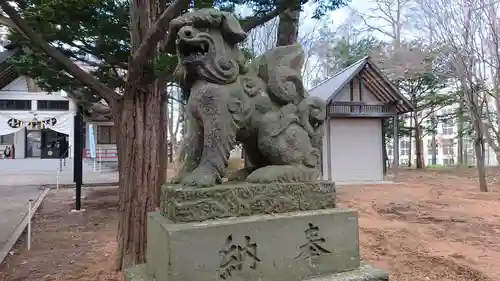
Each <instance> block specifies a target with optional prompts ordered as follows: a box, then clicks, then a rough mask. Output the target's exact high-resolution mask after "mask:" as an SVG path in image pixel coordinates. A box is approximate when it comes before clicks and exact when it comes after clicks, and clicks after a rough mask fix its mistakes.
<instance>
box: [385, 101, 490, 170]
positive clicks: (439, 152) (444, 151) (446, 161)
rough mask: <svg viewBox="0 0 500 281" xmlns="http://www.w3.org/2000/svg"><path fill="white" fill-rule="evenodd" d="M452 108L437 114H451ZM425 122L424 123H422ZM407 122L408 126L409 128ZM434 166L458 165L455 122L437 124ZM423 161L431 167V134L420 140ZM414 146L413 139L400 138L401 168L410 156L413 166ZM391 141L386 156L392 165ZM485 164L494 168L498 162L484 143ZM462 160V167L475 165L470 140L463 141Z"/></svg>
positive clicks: (414, 159)
mask: <svg viewBox="0 0 500 281" xmlns="http://www.w3.org/2000/svg"><path fill="white" fill-rule="evenodd" d="M452 110H453V107H447V108H444V109H442V110H440V111H439V112H437V114H438V115H441V114H446V113H448V112H451V111H452ZM424 122H425V121H424ZM409 125H410V124H409V121H408V126H409ZM436 144H437V147H436V163H435V164H436V165H438V166H441V165H442V166H449V165H456V164H457V163H458V153H459V149H458V127H457V124H456V122H454V121H452V120H450V121H449V122H440V123H438V126H437V130H436ZM422 145H423V154H424V161H425V164H426V165H427V166H431V165H433V161H432V160H433V159H432V157H433V148H432V134H430V133H429V134H426V135H425V136H424V137H423V139H422ZM415 152H416V144H415V139H414V138H412V139H411V140H410V139H409V138H408V137H402V138H400V140H399V164H400V165H401V166H404V165H408V163H409V160H410V154H411V159H412V164H413V165H415V162H416V155H415ZM393 153H394V151H393V141H392V140H390V141H389V142H388V144H387V155H388V158H389V160H390V161H391V164H392V159H393ZM485 154H486V155H485V163H486V165H487V166H496V165H498V162H497V160H496V156H495V152H494V151H493V149H492V148H491V147H489V146H488V144H487V143H486V152H485ZM463 159H464V165H475V164H476V157H475V154H474V146H473V142H472V140H471V139H470V138H467V137H464V140H463Z"/></svg>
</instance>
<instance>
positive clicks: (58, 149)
mask: <svg viewBox="0 0 500 281" xmlns="http://www.w3.org/2000/svg"><path fill="white" fill-rule="evenodd" d="M67 137H68V136H67V135H65V134H62V133H59V132H56V131H53V130H51V129H43V130H42V156H41V158H60V157H61V156H62V154H63V153H67V149H68V145H67V140H66V138H67Z"/></svg>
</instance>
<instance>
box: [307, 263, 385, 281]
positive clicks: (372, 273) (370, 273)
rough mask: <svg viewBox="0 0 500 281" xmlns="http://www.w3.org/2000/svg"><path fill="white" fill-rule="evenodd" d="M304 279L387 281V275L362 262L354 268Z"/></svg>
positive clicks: (312, 280)
mask: <svg viewBox="0 0 500 281" xmlns="http://www.w3.org/2000/svg"><path fill="white" fill-rule="evenodd" d="M304 281H389V275H388V274H387V273H386V272H385V271H383V270H380V269H378V268H374V267H372V266H370V265H367V264H363V265H361V266H360V267H359V268H357V269H355V270H351V271H347V272H341V273H334V274H328V275H323V276H317V277H313V278H309V279H306V280H304Z"/></svg>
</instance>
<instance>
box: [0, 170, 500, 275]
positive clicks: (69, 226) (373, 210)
mask: <svg viewBox="0 0 500 281" xmlns="http://www.w3.org/2000/svg"><path fill="white" fill-rule="evenodd" d="M497 173H498V174H499V175H500V170H490V171H489V175H490V176H489V181H490V183H492V184H491V185H490V188H492V191H491V192H489V193H480V192H478V191H477V190H478V187H477V181H476V178H475V173H474V171H472V170H469V169H440V170H434V171H426V172H419V171H414V170H408V171H404V172H401V173H400V177H399V181H400V182H398V183H396V184H392V185H384V186H382V185H370V186H364V187H360V186H345V187H340V188H339V189H338V198H339V202H340V204H341V205H343V206H348V207H351V208H355V209H357V210H359V212H360V214H359V216H360V239H361V255H362V258H363V259H364V260H365V261H366V262H369V263H371V264H373V265H376V266H378V267H381V268H383V269H386V270H388V271H389V273H390V277H391V278H390V280H391V281H406V280H408V281H409V280H411V281H415V280H432V281H437V280H439V281H478V280H491V281H494V280H500V239H498V237H499V235H500V219H499V215H500V182H499V183H497V181H498V179H497V178H500V177H497V176H496V174H497ZM85 195H86V196H87V199H86V200H85V201H84V208H85V209H86V212H84V213H80V214H75V213H69V210H70V209H71V208H72V207H73V199H72V196H73V191H72V189H60V190H59V191H52V192H51V193H50V194H49V195H48V196H47V197H46V199H45V200H44V202H43V204H42V206H41V208H40V209H39V212H38V214H37V215H36V216H35V219H34V225H33V238H32V241H33V242H32V249H31V250H30V251H28V250H27V249H26V245H25V241H24V236H22V239H21V240H20V241H19V242H18V243H17V245H16V247H15V249H14V251H13V254H12V255H11V256H9V257H8V258H7V259H6V261H5V262H4V263H3V264H2V265H1V266H0V280H3V281H21V280H22V281H25V280H26V281H31V280H33V281H39V280H43V281H49V280H51V281H52V280H65V281H71V280H75V281H76V280H79V281H87V280H88V281H90V280H92V281H96V280H97V281H111V280H113V281H115V280H116V281H117V280H122V276H121V275H120V274H119V273H115V272H113V271H112V265H113V261H114V251H115V248H116V243H115V232H116V228H117V222H116V220H117V203H116V200H117V190H116V188H112V187H106V188H104V187H102V188H88V189H87V190H86V191H85Z"/></svg>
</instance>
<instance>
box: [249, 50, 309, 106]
mask: <svg viewBox="0 0 500 281" xmlns="http://www.w3.org/2000/svg"><path fill="white" fill-rule="evenodd" d="M304 62H305V54H304V49H303V48H302V46H301V45H300V44H293V45H288V46H280V47H276V48H273V49H271V50H269V51H267V52H266V53H264V54H263V55H262V57H261V58H260V59H259V60H258V61H257V62H256V64H257V71H258V75H259V77H260V78H262V79H263V80H264V81H265V82H266V83H267V85H268V95H269V97H270V98H271V99H272V100H273V101H274V102H276V103H278V104H280V105H286V104H289V103H292V104H295V105H298V104H299V103H300V101H302V99H304V97H305V96H306V95H307V93H306V91H305V88H304V85H303V83H302V75H301V71H302V67H303V66H304Z"/></svg>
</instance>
